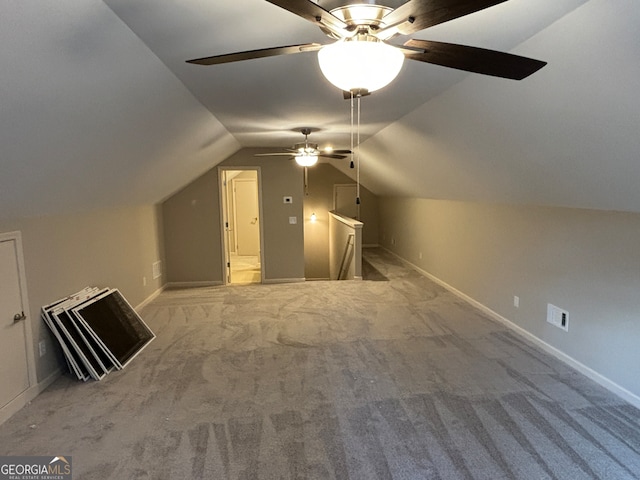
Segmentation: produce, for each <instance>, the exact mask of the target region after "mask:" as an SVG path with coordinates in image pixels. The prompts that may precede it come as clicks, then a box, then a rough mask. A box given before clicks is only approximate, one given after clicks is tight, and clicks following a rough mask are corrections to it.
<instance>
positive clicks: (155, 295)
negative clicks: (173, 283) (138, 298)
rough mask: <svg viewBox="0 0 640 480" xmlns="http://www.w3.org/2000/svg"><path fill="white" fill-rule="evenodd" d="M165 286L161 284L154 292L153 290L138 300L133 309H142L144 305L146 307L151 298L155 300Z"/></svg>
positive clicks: (137, 310)
mask: <svg viewBox="0 0 640 480" xmlns="http://www.w3.org/2000/svg"><path fill="white" fill-rule="evenodd" d="M164 289H165V287H164V286H162V287H160V288H159V289H157V290H156V291H155V292H153V293H152V294H151V295H149V296H148V297H147V298H145V299H144V300H143V301H142V302H140V303H139V304H138V305H137V306H136V307H135V308H134V310H135V311H136V312H139V311H140V310H142V309H143V308H144V307H146V306H147V305H149V304H150V303H151V302H152V301H153V300H155V299H156V298H157V297H158V295H160V294H161V293H162V292H163V291H164Z"/></svg>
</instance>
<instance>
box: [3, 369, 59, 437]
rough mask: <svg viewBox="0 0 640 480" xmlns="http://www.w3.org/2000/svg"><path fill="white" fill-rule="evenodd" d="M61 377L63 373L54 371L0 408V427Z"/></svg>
mask: <svg viewBox="0 0 640 480" xmlns="http://www.w3.org/2000/svg"><path fill="white" fill-rule="evenodd" d="M61 375H62V372H61V371H60V370H59V369H58V370H56V371H54V372H53V373H52V374H51V375H49V376H48V377H47V378H45V379H44V380H43V381H41V382H40V383H37V384H36V385H34V386H32V387H29V388H27V389H26V390H25V391H24V392H22V393H21V394H20V395H18V396H17V397H16V398H14V399H13V400H11V401H10V402H9V403H7V404H6V405H5V406H4V407H2V408H0V425H2V424H3V423H4V422H6V421H7V420H9V418H11V417H12V416H13V415H15V414H16V413H18V412H19V411H20V410H21V409H22V408H24V407H25V406H27V404H28V403H29V402H31V401H32V400H33V399H34V398H36V397H37V396H38V395H40V394H41V393H42V392H44V390H45V389H46V388H47V387H48V386H49V385H51V384H52V383H53V382H55V381H56V380H57V379H58V378H59V377H60V376H61Z"/></svg>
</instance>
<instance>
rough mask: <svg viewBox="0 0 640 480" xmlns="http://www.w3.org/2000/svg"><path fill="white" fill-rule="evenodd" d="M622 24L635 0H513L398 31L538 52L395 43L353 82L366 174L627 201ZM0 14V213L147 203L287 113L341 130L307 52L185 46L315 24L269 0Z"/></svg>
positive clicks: (628, 43)
mask: <svg viewBox="0 0 640 480" xmlns="http://www.w3.org/2000/svg"><path fill="white" fill-rule="evenodd" d="M339 3H340V2H337V1H329V0H327V1H320V4H321V5H322V6H323V7H325V8H328V9H330V8H333V7H335V6H338V4H339ZM344 3H346V2H342V4H344ZM401 3H403V2H402V1H398V0H396V1H393V0H389V1H387V2H385V4H387V5H389V6H391V7H396V6H398V5H399V4H401ZM638 24H640V5H638V3H637V2H635V1H633V0H590V1H586V0H509V1H507V2H505V3H502V4H500V5H497V6H495V7H491V8H489V9H487V10H484V11H482V12H478V13H476V14H473V15H470V16H468V17H463V18H461V19H458V20H455V21H452V22H448V23H446V24H443V25H439V26H437V27H433V28H431V29H428V30H425V31H423V32H419V33H418V34H416V35H412V37H414V38H424V39H432V40H441V41H449V42H454V43H461V44H467V45H474V46H479V47H485V48H492V49H496V50H502V51H509V52H512V53H516V54H520V55H525V56H530V57H533V58H538V59H541V60H546V61H548V62H549V65H547V66H546V67H545V68H543V69H542V70H541V71H539V72H537V73H536V74H534V75H533V76H531V77H529V78H528V79H525V80H523V81H520V82H516V81H509V80H503V79H497V78H490V77H484V76H481V75H474V74H465V73H462V72H459V71H455V70H450V69H446V68H442V67H437V66H432V65H426V64H421V63H418V62H405V66H404V67H403V71H402V72H401V73H400V76H399V77H398V79H396V80H395V81H394V83H393V84H391V85H390V86H389V87H387V88H385V89H383V90H381V91H379V92H376V93H374V94H373V95H371V96H370V97H366V98H364V99H363V100H362V127H361V134H362V138H363V140H364V142H363V145H362V148H361V166H362V169H361V173H362V176H361V178H362V180H363V183H365V185H366V186H367V187H368V188H369V189H371V190H372V191H374V192H375V193H378V194H382V195H408V196H416V197H428V198H446V199H459V200H477V201H489V202H507V203H514V202H516V203H530V204H546V205H566V206H575V207H586V208H601V209H617V210H629V211H640V193H639V190H638V189H637V188H636V187H635V182H634V181H635V179H637V178H640V161H639V160H640V159H638V152H640V148H639V147H640V140H639V139H638V135H637V133H636V130H637V129H638V128H637V126H638V125H640V122H639V120H640V114H639V112H640V100H638V98H637V97H638V95H637V92H638V90H639V88H638V87H640V80H639V79H640V70H639V69H640V67H639V65H640V62H638V58H640V41H638V40H639V39H638V34H637V28H636V27H637V25H638ZM0 27H1V28H0V40H1V43H0V60H2V65H3V73H2V81H1V82H0V107H1V109H2V111H1V113H0V168H1V173H0V218H13V217H20V216H30V215H45V214H50V213H58V212H66V211H73V210H86V209H94V208H103V207H110V206H115V205H122V204H142V203H154V202H157V201H160V200H161V199H162V198H164V197H166V196H167V195H169V194H170V193H172V192H173V191H175V190H177V189H179V188H180V187H181V186H183V185H185V184H186V183H187V182H189V181H190V180H191V179H193V178H195V177H196V176H198V175H199V174H201V173H203V172H204V171H205V170H207V169H209V168H211V167H212V166H214V165H216V164H217V163H219V162H220V161H222V160H224V159H225V158H226V157H228V156H229V155H230V154H232V153H234V152H235V151H237V150H238V149H240V148H242V147H277V146H280V147H282V146H290V145H292V144H293V143H295V142H297V141H299V140H300V139H301V136H300V135H299V134H296V133H294V132H293V131H292V129H295V128H296V127H301V126H311V127H315V128H318V129H320V130H319V131H318V132H314V133H313V134H312V140H314V141H317V142H318V143H320V144H321V145H325V144H332V145H334V146H335V147H337V148H346V147H348V146H349V105H348V102H345V101H344V100H342V96H341V94H340V92H338V91H336V89H335V88H334V87H332V86H331V85H329V84H328V83H327V82H326V81H325V80H324V79H323V78H322V76H321V74H320V72H319V68H318V66H317V60H316V56H315V54H313V53H306V54H298V55H289V56H284V57H274V58H267V59H259V60H251V61H246V62H240V63H235V64H227V65H219V66H215V67H201V66H196V65H189V64H186V63H185V60H187V59H190V58H197V57H201V56H207V55H214V54H220V53H227V52H233V51H239V50H246V49H254V48H263V47H269V46H279V45H287V44H297V43H306V42H312V41H317V42H321V43H328V42H329V39H328V38H327V37H325V36H324V35H323V34H322V32H320V30H319V29H317V28H316V27H315V26H314V25H312V24H310V23H309V22H306V21H304V20H302V19H300V18H298V17H296V16H295V15H293V14H291V13H289V12H286V11H285V10H283V9H281V8H279V7H277V6H274V5H272V4H270V3H268V2H266V1H263V0H234V1H233V2H221V1H212V0H163V1H162V2H159V1H157V0H137V1H135V2H131V1H129V0H104V1H100V0H73V1H72V0H58V1H56V2H41V1H40V0H21V1H18V0H10V1H7V2H2V4H0ZM404 40H405V39H404V38H400V39H398V40H397V41H396V42H395V43H401V42H403V41H404ZM274 161H277V160H274ZM336 166H338V167H339V168H342V169H345V170H346V171H347V172H348V173H352V172H351V171H349V170H348V168H345V164H340V163H336Z"/></svg>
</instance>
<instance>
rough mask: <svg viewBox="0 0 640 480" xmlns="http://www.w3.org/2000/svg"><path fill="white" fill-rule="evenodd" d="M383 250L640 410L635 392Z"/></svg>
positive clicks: (639, 403)
mask: <svg viewBox="0 0 640 480" xmlns="http://www.w3.org/2000/svg"><path fill="white" fill-rule="evenodd" d="M382 248H384V249H385V250H386V251H387V252H389V253H390V254H392V255H394V256H395V257H396V258H398V259H399V260H401V261H402V262H404V263H405V264H407V265H408V266H410V267H411V268H413V269H414V270H416V271H417V272H418V273H420V274H422V275H424V276H425V277H427V278H429V279H430V280H433V281H434V282H435V283H437V284H438V285H440V286H442V287H444V288H446V289H447V290H449V291H450V292H451V293H453V294H454V295H456V296H458V297H460V298H461V299H462V300H464V301H466V302H468V303H470V304H471V305H473V306H474V307H476V308H478V309H479V310H481V311H482V312H484V313H485V314H487V315H488V316H489V317H491V318H492V319H494V320H496V321H497V322H500V323H502V324H503V325H505V326H506V327H507V328H509V329H511V330H513V331H514V332H516V333H518V334H519V335H521V336H522V337H524V338H526V339H527V340H529V341H530V342H531V343H533V344H535V345H536V346H538V347H540V348H541V349H542V350H544V351H545V352H547V353H549V354H551V355H553V356H554V357H556V358H557V359H558V360H560V361H562V362H564V363H565V364H567V365H569V366H570V367H572V368H574V369H576V370H577V371H578V372H580V373H581V374H583V375H584V376H586V377H588V378H590V379H591V380H593V381H594V382H596V383H598V384H599V385H601V386H602V387H604V388H606V389H607V390H609V391H610V392H611V393H614V394H615V395H617V396H619V397H620V398H622V399H623V400H625V401H627V402H629V403H630V404H632V405H633V406H634V407H636V408H640V397H639V396H638V395H636V394H634V393H633V392H630V391H629V390H627V389H626V388H624V387H622V386H620V385H618V384H617V383H615V382H614V381H612V380H610V379H608V378H607V377H605V376H604V375H602V374H601V373H598V372H596V371H595V370H593V369H592V368H590V367H588V366H586V365H585V364H583V363H581V362H579V361H578V360H576V359H575V358H573V357H571V356H569V355H567V354H566V353H564V352H563V351H561V350H559V349H557V348H556V347H554V346H553V345H549V344H548V343H547V342H545V341H544V340H542V339H540V338H538V337H536V336H535V335H534V334H532V333H531V332H529V331H527V330H525V329H524V328H522V327H521V326H519V325H517V324H515V323H514V322H512V321H511V320H509V319H507V318H505V317H503V316H502V315H500V314H499V313H497V312H495V311H493V310H491V309H490V308H489V307H487V306H486V305H484V304H482V303H480V302H479V301H477V300H475V299H473V298H471V297H470V296H468V295H467V294H465V293H462V292H461V291H460V290H458V289H456V288H454V287H452V286H451V285H449V284H448V283H446V282H444V281H443V280H440V279H439V278H438V277H436V276H434V275H432V274H430V273H429V272H427V271H425V270H423V269H421V268H420V267H418V266H417V265H414V264H413V263H411V262H409V261H408V260H405V259H404V258H402V257H401V256H400V255H398V254H397V253H395V252H392V251H391V250H389V249H387V248H385V247H382Z"/></svg>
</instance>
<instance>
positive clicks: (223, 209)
mask: <svg viewBox="0 0 640 480" xmlns="http://www.w3.org/2000/svg"><path fill="white" fill-rule="evenodd" d="M228 171H255V172H256V179H257V184H258V185H257V186H258V223H259V227H260V229H259V233H260V282H261V283H264V278H265V272H264V266H265V263H266V262H265V258H264V222H263V218H264V215H263V209H262V171H261V170H260V167H235V166H224V167H220V166H219V167H218V191H219V193H220V236H221V239H222V241H221V242H220V245H221V247H222V252H221V255H222V257H221V258H222V263H223V265H222V271H223V282H224V284H225V285H229V284H230V283H231V281H230V280H231V254H230V252H231V248H232V247H231V245H229V235H228V232H227V227H226V223H227V217H228V215H229V201H228V199H227V188H226V185H225V181H226V172H228Z"/></svg>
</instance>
